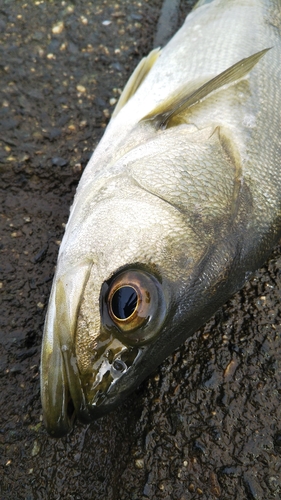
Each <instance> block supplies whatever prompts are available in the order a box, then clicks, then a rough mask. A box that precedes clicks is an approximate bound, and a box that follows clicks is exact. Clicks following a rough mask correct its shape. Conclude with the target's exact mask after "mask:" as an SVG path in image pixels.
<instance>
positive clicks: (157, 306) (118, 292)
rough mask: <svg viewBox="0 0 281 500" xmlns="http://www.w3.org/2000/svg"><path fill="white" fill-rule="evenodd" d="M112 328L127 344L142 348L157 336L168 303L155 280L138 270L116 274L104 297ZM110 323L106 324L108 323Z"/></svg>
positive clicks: (148, 274)
mask: <svg viewBox="0 0 281 500" xmlns="http://www.w3.org/2000/svg"><path fill="white" fill-rule="evenodd" d="M104 300H105V305H106V309H107V311H108V316H109V318H110V321H111V326H110V324H108V325H107V326H108V327H109V328H112V327H113V328H114V329H115V332H116V336H117V337H119V338H120V339H121V340H122V341H125V342H126V343H127V344H130V345H136V344H143V343H146V342H148V341H149V340H151V339H152V338H153V337H154V336H155V335H156V334H157V332H158V328H159V324H160V323H161V324H162V322H163V319H164V316H165V313H166V301H165V299H164V295H163V291H162V288H161V285H160V283H159V281H158V280H157V279H156V278H155V276H153V275H151V274H150V273H147V272H145V271H142V270H139V269H130V270H128V271H123V272H121V273H120V274H117V275H116V277H114V278H113V279H112V280H111V281H110V282H109V284H108V289H107V293H106V296H105V297H104ZM106 323H107V322H106Z"/></svg>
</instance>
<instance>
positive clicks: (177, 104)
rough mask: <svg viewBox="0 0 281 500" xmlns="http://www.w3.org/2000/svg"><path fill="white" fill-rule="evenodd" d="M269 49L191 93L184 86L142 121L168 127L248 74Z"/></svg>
mask: <svg viewBox="0 0 281 500" xmlns="http://www.w3.org/2000/svg"><path fill="white" fill-rule="evenodd" d="M268 50H270V49H264V50H261V51H259V52H256V53H255V54H253V55H251V56H250V57H246V58H244V59H241V61H239V62H237V63H235V64H233V66H230V68H228V69H226V70H225V71H223V72H222V73H220V74H219V75H217V76H215V77H214V78H212V79H211V80H209V81H208V82H206V83H204V84H203V85H202V86H201V87H199V88H198V89H196V90H195V91H193V92H191V93H190V91H188V90H187V89H186V87H182V88H181V89H179V90H178V91H177V92H176V93H175V94H173V95H172V96H171V97H169V98H168V99H167V100H166V101H164V102H163V103H161V104H160V105H159V106H157V107H156V108H155V109H154V110H153V111H151V112H150V113H149V114H148V115H146V116H145V117H144V118H142V120H141V121H146V120H149V121H152V122H153V124H154V126H155V128H157V129H165V128H167V127H168V126H169V122H171V120H172V119H173V118H175V117H176V116H177V115H179V114H180V113H182V112H183V111H186V110H187V109H188V108H190V107H191V106H194V104H196V103H198V102H199V101H201V100H202V99H204V98H205V97H207V96H208V95H209V94H211V93H212V92H214V91H215V90H218V89H219V88H221V87H223V86H224V85H227V84H230V83H233V82H235V81H237V80H239V79H240V78H243V77H244V76H246V75H247V73H249V71H251V69H252V68H253V67H254V66H255V65H256V64H257V62H258V61H259V60H260V59H261V57H262V56H263V55H264V54H265V53H266V52H267V51H268Z"/></svg>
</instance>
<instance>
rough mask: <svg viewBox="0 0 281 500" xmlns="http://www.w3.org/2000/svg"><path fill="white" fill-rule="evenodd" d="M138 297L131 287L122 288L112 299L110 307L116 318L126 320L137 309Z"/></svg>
mask: <svg viewBox="0 0 281 500" xmlns="http://www.w3.org/2000/svg"><path fill="white" fill-rule="evenodd" d="M137 301H138V296H137V293H136V291H135V289H134V288H132V287H131V286H122V287H121V288H119V289H118V290H116V292H115V294H114V295H113V297H112V301H111V307H112V312H113V314H114V316H115V317H116V318H119V319H127V318H129V317H130V316H131V314H133V312H134V310H135V309H136V307H137Z"/></svg>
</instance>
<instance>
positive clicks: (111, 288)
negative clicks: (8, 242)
mask: <svg viewBox="0 0 281 500" xmlns="http://www.w3.org/2000/svg"><path fill="white" fill-rule="evenodd" d="M99 192H101V190H100V191H99ZM112 192H114V193H118V195H117V196H113V197H112ZM86 199H87V196H85V198H84V199H83V203H82V205H80V206H78V205H76V203H75V202H74V207H73V209H72V212H71V216H70V220H69V222H68V225H67V227H66V233H65V236H64V239H63V242H62V244H61V248H60V254H59V258H58V264H57V269H56V275H55V278H54V282H53V288H52V292H51V297H50V302H49V308H48V312H47V316H46V322H45V329H44V340H43V344H42V362H41V388H42V389H41V394H42V404H43V410H44V419H45V423H46V426H47V429H48V430H49V432H50V433H51V434H53V435H58V436H60V435H63V434H65V433H66V432H68V431H69V429H70V428H71V418H70V414H71V413H72V410H73V407H74V413H75V414H76V415H77V416H78V418H79V419H80V420H82V421H84V422H89V421H91V420H92V419H94V418H97V417H99V416H101V415H103V414H105V413H106V412H108V411H109V410H111V409H112V408H114V407H115V406H116V405H117V404H118V403H119V401H120V400H121V399H123V398H124V397H125V396H126V395H127V394H128V393H129V392H131V391H132V389H133V388H134V387H136V386H137V385H138V384H139V383H140V381H142V380H143V379H144V378H145V376H146V375H147V374H148V373H149V372H150V371H151V370H153V368H154V367H155V359H156V361H157V362H158V363H160V362H161V361H162V359H163V358H165V357H166V355H167V354H168V353H169V352H170V350H171V347H170V345H169V342H168V341H167V339H166V335H167V332H168V333H169V336H172V335H174V339H173V342H174V344H175V345H177V344H178V343H179V341H178V340H177V336H178V333H177V334H175V333H174V334H173V330H175V327H174V328H173V321H174V317H175V314H174V313H175V310H176V309H178V307H179V297H180V295H181V294H182V292H183V290H184V289H185V280H186V276H188V275H189V274H190V271H191V269H192V266H193V262H194V259H195V254H196V249H197V248H198V245H196V244H195V235H194V232H193V231H192V230H191V229H190V228H187V226H186V222H185V221H184V219H185V218H184V217H183V215H182V214H181V212H180V211H179V210H177V209H176V208H174V207H173V206H171V205H170V204H167V203H166V202H164V201H163V200H162V199H160V198H158V197H156V196H154V195H152V194H149V193H148V192H146V191H144V190H143V189H140V187H139V186H138V185H137V183H135V182H133V181H131V183H130V182H128V180H127V179H123V177H122V176H120V177H118V178H116V179H115V180H114V186H112V185H111V183H110V182H108V183H107V185H106V186H105V187H104V189H103V195H102V196H100V198H99V195H96V196H95V202H94V209H93V206H91V204H89V203H87V200H86ZM73 211H75V212H76V215H75V216H74V214H73ZM188 239H189V242H190V243H191V245H190V247H191V249H192V250H191V251H190V253H189V254H188V255H187V253H186V242H187V240H188ZM156 344H157V345H156ZM152 346H154V348H153V350H152V351H151V347H152ZM150 351H151V352H152V354H150Z"/></svg>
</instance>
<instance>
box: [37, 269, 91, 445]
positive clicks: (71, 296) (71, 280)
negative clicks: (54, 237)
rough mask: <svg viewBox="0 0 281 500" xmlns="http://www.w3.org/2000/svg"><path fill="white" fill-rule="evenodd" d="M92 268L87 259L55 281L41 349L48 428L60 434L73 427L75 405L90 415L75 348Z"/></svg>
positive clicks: (43, 401)
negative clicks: (76, 333)
mask: <svg viewBox="0 0 281 500" xmlns="http://www.w3.org/2000/svg"><path fill="white" fill-rule="evenodd" d="M90 271H91V264H89V262H86V263H84V264H80V265H79V266H76V267H75V268H73V269H72V270H71V271H70V272H67V273H66V274H64V275H62V276H58V275H57V276H56V277H55V279H54V282H53V287H52V291H51V296H50V301H49V306H48V311H47V315H46V320H45V325H44V333H43V342H42V351H41V369H40V371H41V374H40V376H41V401H42V407H43V417H44V422H45V425H46V428H47V430H48V432H49V433H50V434H51V435H53V436H56V437H60V436H63V435H65V434H67V433H68V432H69V431H70V429H71V427H72V420H73V413H74V412H73V407H74V409H75V411H77V410H78V412H79V413H81V414H82V415H83V414H85V417H87V409H86V403H85V398H84V392H83V390H82V384H81V381H80V377H79V372H78V367H77V362H76V357H75V352H74V348H73V346H74V342H75V329H76V318H77V314H78V310H79V307H80V301H81V297H82V296H83V290H84V287H85V285H86V283H87V280H88V276H89V274H90Z"/></svg>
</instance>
